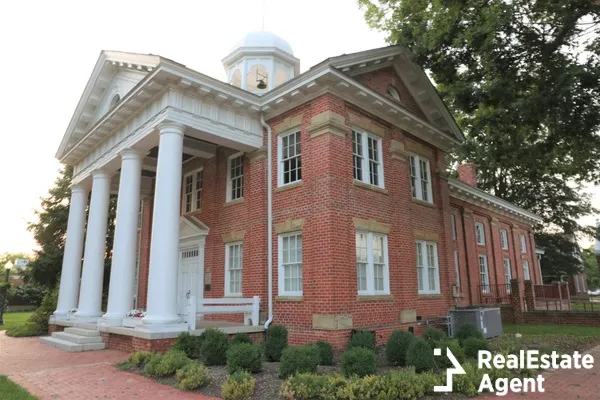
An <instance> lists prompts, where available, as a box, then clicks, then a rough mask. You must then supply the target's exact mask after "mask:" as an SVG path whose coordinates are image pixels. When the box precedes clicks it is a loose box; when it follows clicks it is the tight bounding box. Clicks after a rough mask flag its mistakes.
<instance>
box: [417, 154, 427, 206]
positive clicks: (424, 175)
mask: <svg viewBox="0 0 600 400" xmlns="http://www.w3.org/2000/svg"><path fill="white" fill-rule="evenodd" d="M419 162H420V167H421V192H422V196H421V199H422V200H425V201H429V162H427V161H425V160H419Z"/></svg>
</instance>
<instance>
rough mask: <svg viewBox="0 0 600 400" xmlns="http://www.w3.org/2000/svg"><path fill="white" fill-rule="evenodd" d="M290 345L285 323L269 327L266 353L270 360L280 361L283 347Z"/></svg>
mask: <svg viewBox="0 0 600 400" xmlns="http://www.w3.org/2000/svg"><path fill="white" fill-rule="evenodd" d="M287 346H288V330H287V328H286V327H285V326H283V325H271V326H270V327H269V329H267V338H266V340H265V355H266V356H267V360H269V361H279V359H280V358H281V353H282V352H283V349H285V348H286V347H287Z"/></svg>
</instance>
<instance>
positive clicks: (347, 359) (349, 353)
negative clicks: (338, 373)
mask: <svg viewBox="0 0 600 400" xmlns="http://www.w3.org/2000/svg"><path fill="white" fill-rule="evenodd" d="M376 370H377V355H376V354H375V352H374V351H373V350H369V349H367V348H365V347H354V348H351V349H348V350H346V351H345V352H344V354H343V355H342V371H344V375H346V376H353V375H356V376H359V377H363V376H366V375H372V374H374V373H375V371H376Z"/></svg>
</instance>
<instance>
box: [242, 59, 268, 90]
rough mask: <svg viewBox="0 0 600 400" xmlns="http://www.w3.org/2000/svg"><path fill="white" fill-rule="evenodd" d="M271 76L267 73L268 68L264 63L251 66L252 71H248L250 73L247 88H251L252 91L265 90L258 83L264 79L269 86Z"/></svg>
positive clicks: (247, 77) (247, 78)
mask: <svg viewBox="0 0 600 400" xmlns="http://www.w3.org/2000/svg"><path fill="white" fill-rule="evenodd" d="M269 78H270V77H269V76H268V74H267V68H265V66H264V65H262V64H257V65H254V66H253V67H252V68H250V71H248V75H247V76H246V88H247V90H249V91H251V92H255V91H262V90H265V89H259V88H258V83H259V81H260V80H263V81H264V82H265V83H266V84H267V87H268V86H269V82H268V79H269Z"/></svg>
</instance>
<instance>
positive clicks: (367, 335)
mask: <svg viewBox="0 0 600 400" xmlns="http://www.w3.org/2000/svg"><path fill="white" fill-rule="evenodd" d="M354 347H364V348H366V349H369V350H373V351H375V349H376V347H377V346H376V343H375V333H374V332H372V331H355V332H354V333H353V334H352V337H350V342H349V343H348V347H347V349H352V348H354Z"/></svg>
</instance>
